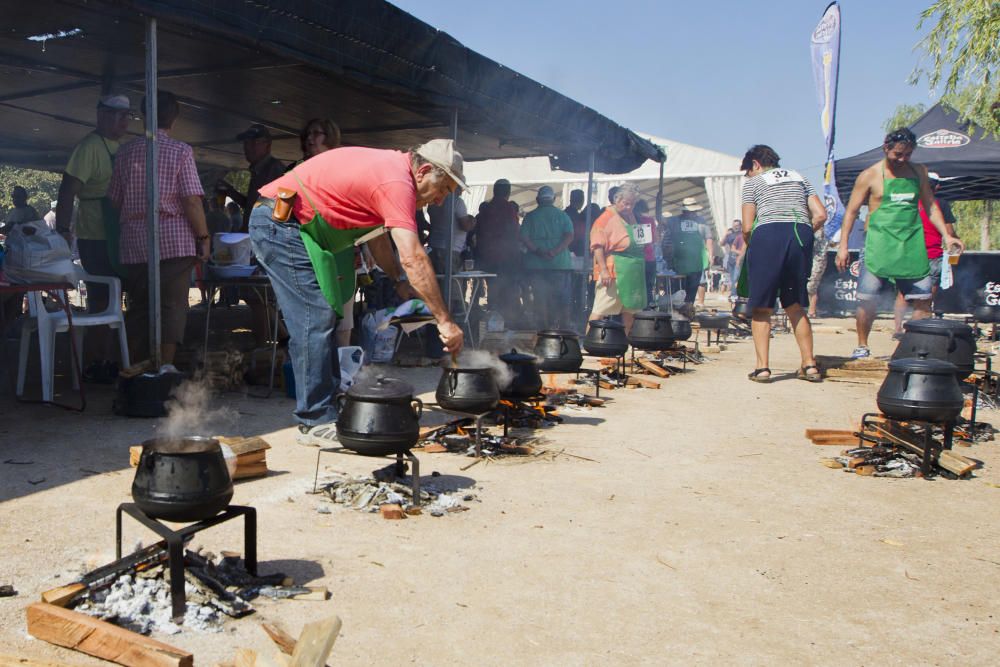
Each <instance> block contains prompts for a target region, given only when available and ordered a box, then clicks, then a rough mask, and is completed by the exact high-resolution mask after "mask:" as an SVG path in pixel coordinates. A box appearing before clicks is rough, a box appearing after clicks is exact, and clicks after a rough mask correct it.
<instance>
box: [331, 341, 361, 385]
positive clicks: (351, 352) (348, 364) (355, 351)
mask: <svg viewBox="0 0 1000 667" xmlns="http://www.w3.org/2000/svg"><path fill="white" fill-rule="evenodd" d="M337 356H338V358H339V359H340V391H342V392H343V391H347V390H348V389H350V388H351V385H353V384H354V378H355V377H356V376H357V374H358V373H360V372H361V367H362V366H364V363H365V351H364V350H363V349H361V348H360V347H358V346H357V345H348V346H345V347H341V348H339V349H338V350H337Z"/></svg>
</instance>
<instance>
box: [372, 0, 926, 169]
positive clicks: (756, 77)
mask: <svg viewBox="0 0 1000 667" xmlns="http://www.w3.org/2000/svg"><path fill="white" fill-rule="evenodd" d="M390 1H392V2H393V4H395V5H397V6H399V7H400V8H401V9H403V10H404V11H407V12H409V13H411V14H413V15H414V16H416V17H417V18H419V19H421V20H423V21H425V22H427V23H429V24H430V25H432V26H434V27H435V28H438V29H440V30H443V31H445V32H447V33H449V34H451V35H452V36H453V37H455V38H456V39H457V40H458V41H460V42H462V43H463V44H465V45H466V46H468V47H469V48H471V49H473V50H475V51H478V52H479V53H481V54H483V55H485V56H487V57H489V58H492V59H494V60H496V61H498V62H500V63H502V64H504V65H506V66H507V67H510V68H512V69H514V70H517V71H518V72H520V73H522V74H525V75H527V76H529V77H531V78H533V79H535V80H536V81H539V82H540V83H543V84H545V85H547V86H549V87H551V88H553V89H555V90H557V91H559V92H561V93H563V94H564V95H567V96H569V97H571V98H573V99H575V100H577V101H579V102H582V103H583V104H586V105H587V106H590V107H592V108H594V109H596V110H597V111H598V112H600V113H602V114H603V115H605V116H607V117H609V118H611V119H613V120H614V121H616V122H618V123H620V124H622V125H624V126H625V127H628V128H630V129H633V130H640V131H643V132H649V133H650V134H655V135H658V136H661V137H666V138H670V139H674V140H676V141H682V142H684V143H689V144H694V145H697V146H703V147H705V148H711V149H714V150H719V151H723V152H726V153H730V154H732V155H737V156H742V155H743V153H744V151H745V150H746V149H747V148H748V147H749V146H750V145H751V144H755V143H766V144H770V145H771V146H772V147H774V149H775V150H776V151H778V153H779V155H781V156H782V164H783V165H784V166H787V167H791V168H794V169H799V170H800V171H803V172H804V173H806V175H807V176H808V177H809V178H810V179H811V180H813V181H814V183H815V184H816V185H817V186H819V185H820V184H819V183H818V181H819V179H820V175H821V171H822V167H821V165H822V162H823V159H824V147H823V135H822V131H821V129H820V124H819V110H818V103H817V101H816V93H815V87H814V85H813V80H812V69H811V62H810V55H809V37H810V34H811V33H812V30H813V28H814V27H815V25H816V23H817V22H818V21H819V18H820V16H821V15H822V12H823V10H824V9H825V8H826V5H827V4H828V2H827V0H771V1H770V2H752V1H747V0H701V1H695V2H678V1H676V0H659V1H656V0H646V1H642V0H617V1H615V2H601V3H598V2H594V1H593V0H577V1H569V0H563V1H554V0H534V1H533V2H526V1H524V0H507V1H505V2H482V1H481V0H480V1H475V0H474V1H473V2H468V1H466V2H458V1H457V0H390ZM930 4H931V0H841V3H840V5H841V12H842V17H843V27H842V38H841V39H842V41H841V59H840V92H839V96H838V103H837V142H836V145H835V150H836V153H837V156H838V157H847V156H850V155H854V154H855V153H858V152H861V151H863V150H867V149H869V148H872V147H874V146H877V145H878V144H879V143H880V142H881V139H882V136H883V132H882V129H881V127H882V123H883V122H884V121H885V119H886V118H887V117H889V116H890V115H892V113H893V111H894V110H895V108H896V106H897V105H898V104H904V103H905V104H915V103H918V102H922V103H924V104H925V105H927V106H930V105H932V104H933V103H934V99H932V97H931V95H930V94H929V90H928V87H927V84H926V80H922V81H921V82H920V83H919V84H918V85H916V86H911V85H909V84H908V83H907V79H908V78H909V75H910V73H911V72H912V70H913V68H914V66H915V65H916V64H917V63H918V60H919V52H918V51H915V46H916V44H917V42H918V41H919V38H920V35H919V34H918V33H917V31H916V25H917V21H918V20H919V14H920V11H921V10H922V9H924V8H925V7H926V6H928V5H930ZM925 32H926V28H925ZM738 167H739V165H738V164H736V165H734V168H738Z"/></svg>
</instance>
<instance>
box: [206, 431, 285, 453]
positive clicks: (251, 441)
mask: <svg viewBox="0 0 1000 667" xmlns="http://www.w3.org/2000/svg"><path fill="white" fill-rule="evenodd" d="M212 437H214V438H215V439H216V440H218V441H219V442H221V443H222V444H224V445H227V446H228V447H229V449H231V450H233V454H236V455H237V456H239V455H240V454H246V453H248V452H259V451H261V450H262V449H271V445H269V444H268V442H267V440H265V439H264V438H260V437H257V436H253V437H250V438H244V437H242V436H226V435H216V436H212Z"/></svg>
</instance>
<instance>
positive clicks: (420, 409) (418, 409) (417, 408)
mask: <svg viewBox="0 0 1000 667" xmlns="http://www.w3.org/2000/svg"><path fill="white" fill-rule="evenodd" d="M410 407H412V408H414V410H413V413H414V414H415V415H416V416H417V421H420V418H421V417H423V416H424V402H423V401H421V400H420V399H419V398H415V399H413V400H412V401H410Z"/></svg>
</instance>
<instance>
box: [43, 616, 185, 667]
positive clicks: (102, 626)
mask: <svg viewBox="0 0 1000 667" xmlns="http://www.w3.org/2000/svg"><path fill="white" fill-rule="evenodd" d="M27 616H28V634H30V635H31V636H32V637H35V638H36V639H41V640H42V641H47V642H49V643H50V644H56V645H57V646H65V647H66V648H71V649H73V650H76V651H80V652H81V653H86V654H87V655H92V656H94V657H95V658H102V659H104V660H109V661H111V662H116V663H118V664H120V665H126V666H127V667H194V656H193V655H191V654H190V653H188V652H187V651H185V650H183V649H179V648H177V647H175V646H170V645H169V644H164V643H163V642H159V641H156V640H155V639H150V638H149V637H143V636H142V635H140V634H138V633H135V632H132V631H130V630H126V629H125V628H120V627H118V626H117V625H112V624H111V623H106V622H105V621H102V620H99V619H96V618H93V617H91V616H87V615H86V614H81V613H79V612H75V611H72V610H70V609H63V608H62V607H57V606H55V605H51V604H47V603H45V602H35V603H33V604H31V605H29V606H28V609H27Z"/></svg>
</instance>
